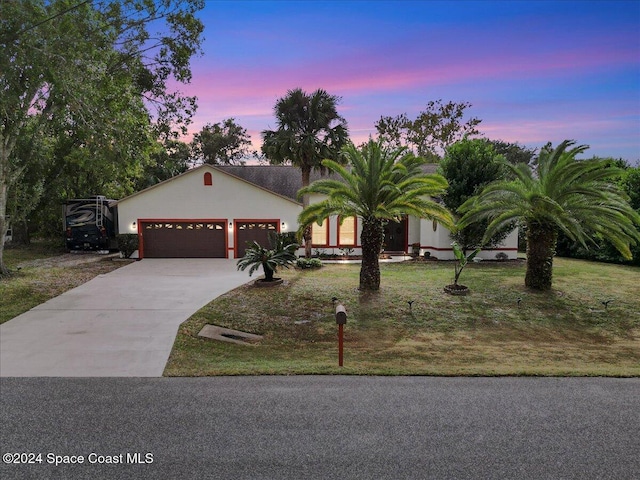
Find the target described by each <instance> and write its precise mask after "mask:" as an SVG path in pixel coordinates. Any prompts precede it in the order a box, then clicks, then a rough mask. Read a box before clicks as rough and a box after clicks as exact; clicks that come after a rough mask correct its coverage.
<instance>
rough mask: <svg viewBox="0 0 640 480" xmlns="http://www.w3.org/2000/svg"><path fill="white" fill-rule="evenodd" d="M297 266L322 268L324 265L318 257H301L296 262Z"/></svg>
mask: <svg viewBox="0 0 640 480" xmlns="http://www.w3.org/2000/svg"><path fill="white" fill-rule="evenodd" d="M296 267H298V268H302V269H307V268H320V267H322V262H321V261H320V260H319V259H317V258H299V259H298V261H297V262H296Z"/></svg>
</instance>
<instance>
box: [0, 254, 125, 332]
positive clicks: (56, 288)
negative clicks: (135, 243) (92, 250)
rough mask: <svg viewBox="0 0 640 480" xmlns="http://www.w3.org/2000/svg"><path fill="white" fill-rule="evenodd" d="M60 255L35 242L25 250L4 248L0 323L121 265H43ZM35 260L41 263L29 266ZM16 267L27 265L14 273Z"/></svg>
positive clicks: (105, 262) (0, 293)
mask: <svg viewBox="0 0 640 480" xmlns="http://www.w3.org/2000/svg"><path fill="white" fill-rule="evenodd" d="M63 253H64V249H63V248H62V247H57V246H55V245H54V244H52V243H38V242H36V243H34V244H33V245H31V246H29V247H20V248H8V249H5V251H4V260H5V263H6V265H7V267H8V268H9V269H10V270H11V271H12V274H11V275H9V276H6V277H0V324H2V323H4V322H6V321H8V320H11V319H12V318H14V317H16V316H18V315H20V314H21V313H24V312H26V311H27V310H29V309H31V308H33V307H35V306H37V305H40V304H41V303H43V302H46V301H47V300H49V299H51V298H53V297H56V296H58V295H60V294H61V293H64V292H66V291H67V290H70V289H72V288H75V287H77V286H78V285H82V284H83V283H85V282H88V281H89V280H91V279H92V278H94V277H95V276H96V275H99V274H101V273H107V272H110V271H112V270H115V269H116V268H119V267H121V266H122V264H119V263H115V262H111V261H106V260H105V261H99V262H94V263H87V264H83V265H77V266H68V265H67V266H55V263H54V264H53V265H52V264H51V263H49V262H47V260H48V259H51V258H55V257H57V256H59V255H62V254H63ZM38 260H42V264H33V263H37V261H38ZM29 263H31V265H29ZM20 265H28V266H24V267H20V269H19V270H18V268H19V266H20Z"/></svg>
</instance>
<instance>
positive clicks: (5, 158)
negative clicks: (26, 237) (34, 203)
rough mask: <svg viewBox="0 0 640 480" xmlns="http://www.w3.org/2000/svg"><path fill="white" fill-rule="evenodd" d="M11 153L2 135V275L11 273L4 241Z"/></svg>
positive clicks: (0, 209)
mask: <svg viewBox="0 0 640 480" xmlns="http://www.w3.org/2000/svg"><path fill="white" fill-rule="evenodd" d="M14 143H15V142H14ZM10 152H11V144H10V143H9V140H8V139H7V138H6V137H4V136H3V135H0V275H6V274H7V273H9V270H8V269H7V267H6V266H5V264H4V239H5V235H6V234H7V228H8V227H9V224H8V222H7V190H8V188H9V154H10Z"/></svg>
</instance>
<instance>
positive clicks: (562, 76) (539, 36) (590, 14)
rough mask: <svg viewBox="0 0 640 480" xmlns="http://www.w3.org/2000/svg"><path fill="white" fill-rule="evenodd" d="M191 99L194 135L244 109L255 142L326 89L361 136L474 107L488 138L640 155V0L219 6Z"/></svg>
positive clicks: (209, 12)
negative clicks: (394, 123)
mask: <svg viewBox="0 0 640 480" xmlns="http://www.w3.org/2000/svg"><path fill="white" fill-rule="evenodd" d="M200 18H201V19H202V20H203V22H204V24H205V32H204V35H205V42H204V45H203V49H204V55H203V56H201V57H198V58H196V59H194V62H193V80H192V82H191V84H190V85H186V86H182V87H181V90H182V91H183V93H186V94H189V95H197V96H198V99H199V101H198V104H199V109H198V112H197V114H196V116H195V118H194V124H193V125H192V126H191V129H190V130H191V131H192V132H195V131H198V130H199V129H200V128H202V127H203V126H204V125H205V124H207V123H216V122H220V121H221V120H223V119H225V118H229V117H234V118H235V119H236V121H237V123H239V124H240V125H242V126H243V127H245V128H246V129H247V130H248V133H249V134H250V135H251V139H252V141H253V142H254V145H255V146H256V147H257V146H259V144H260V143H261V139H260V131H262V130H264V129H275V128H276V123H275V119H274V116H273V106H274V104H275V102H276V100H277V99H278V98H280V97H282V96H284V95H285V94H286V93H287V90H289V89H293V88H297V87H300V88H302V89H304V90H306V91H308V92H311V91H313V90H315V89H317V88H323V89H325V90H327V91H328V92H329V93H331V94H334V95H339V96H340V97H342V100H341V103H340V105H339V112H340V113H341V114H342V115H343V116H344V117H345V118H346V119H347V121H348V124H349V131H350V135H351V138H352V140H353V141H354V142H356V143H358V142H361V141H364V140H366V139H367V138H368V137H369V135H375V127H374V124H375V122H376V121H377V120H378V119H379V118H380V117H381V116H382V115H391V116H395V115H399V114H401V113H407V114H408V115H409V117H410V118H415V116H417V114H418V113H419V112H420V110H422V109H424V107H425V105H426V104H427V102H428V101H429V100H437V99H442V100H443V101H445V102H447V101H449V100H453V101H456V102H470V103H471V104H472V105H473V106H472V107H471V108H470V109H469V114H470V115H472V116H476V117H479V118H480V119H482V123H481V124H480V126H479V129H480V131H481V132H482V133H483V134H484V136H485V137H487V138H490V139H501V140H505V141H509V142H519V143H521V144H523V145H526V146H528V147H540V146H542V145H544V144H545V143H546V142H547V141H551V142H553V143H554V144H556V143H558V142H560V141H562V140H564V139H575V140H576V141H577V142H578V143H579V144H587V145H590V146H591V148H590V149H589V150H588V151H587V153H588V156H591V155H598V156H612V157H615V158H624V159H626V160H628V161H629V162H631V163H632V164H637V163H638V160H639V159H640V1H639V0H628V1H611V0H609V1H603V2H597V1H579V2H573V1H518V0H512V1H507V0H504V1H493V2H488V1H447V2H437V1H417V0H415V1H217V0H215V1H212V0H208V1H207V2H206V7H205V9H204V10H203V11H202V12H201V13H200Z"/></svg>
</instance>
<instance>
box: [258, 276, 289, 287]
mask: <svg viewBox="0 0 640 480" xmlns="http://www.w3.org/2000/svg"><path fill="white" fill-rule="evenodd" d="M283 283H284V280H283V279H282V278H280V277H273V278H272V279H271V280H267V279H266V278H258V279H257V280H254V281H253V286H254V287H257V288H270V287H277V286H278V285H282V284H283Z"/></svg>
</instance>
